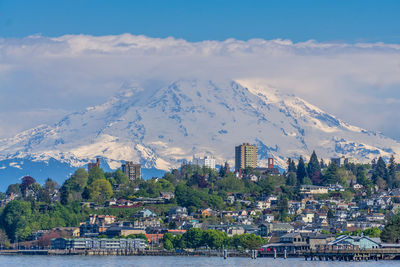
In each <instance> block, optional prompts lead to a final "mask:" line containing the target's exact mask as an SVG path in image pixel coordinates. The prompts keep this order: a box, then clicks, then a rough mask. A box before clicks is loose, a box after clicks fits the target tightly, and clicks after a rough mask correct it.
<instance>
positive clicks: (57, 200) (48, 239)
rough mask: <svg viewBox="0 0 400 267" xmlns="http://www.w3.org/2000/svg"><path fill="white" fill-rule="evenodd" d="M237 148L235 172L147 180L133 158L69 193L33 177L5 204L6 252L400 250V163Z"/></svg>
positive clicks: (189, 167)
mask: <svg viewBox="0 0 400 267" xmlns="http://www.w3.org/2000/svg"><path fill="white" fill-rule="evenodd" d="M267 162H268V165H267V166H266V167H259V166H258V164H257V147H256V146H254V145H251V144H249V143H243V144H241V145H238V146H236V147H235V166H234V169H232V168H231V167H230V166H229V164H228V163H227V162H225V163H224V164H221V165H218V164H217V163H216V160H215V159H214V158H213V157H212V156H211V155H208V156H205V157H196V156H193V160H192V161H191V162H189V163H185V164H183V165H182V166H181V167H180V168H179V169H174V170H172V171H170V172H168V173H166V174H165V175H164V177H162V178H161V177H155V178H153V179H150V180H143V179H141V165H140V164H135V163H133V162H132V161H126V162H124V164H122V166H121V168H120V169H118V170H117V171H115V172H112V173H105V172H104V171H103V170H102V168H101V161H100V159H99V158H97V159H96V161H95V162H94V163H90V164H89V165H88V167H87V170H85V169H82V168H80V169H77V170H76V172H75V173H74V174H73V175H71V177H70V178H69V179H67V180H66V181H65V182H64V183H63V184H62V185H61V186H59V185H58V184H57V183H56V182H55V181H53V180H51V179H48V180H47V181H46V183H45V184H44V185H40V184H37V183H36V181H35V179H34V178H33V177H30V176H25V177H23V178H22V180H21V183H18V184H12V185H10V186H9V187H8V189H7V191H6V192H5V193H2V195H1V197H2V200H1V206H2V208H1V215H0V220H1V231H0V245H1V247H2V248H9V249H11V248H13V249H21V248H24V249H53V250H67V249H69V250H71V249H73V250H98V249H103V250H118V249H131V250H135V251H145V250H150V249H151V250H160V251H172V250H175V251H177V250H188V249H189V250H190V249H191V250H193V249H204V248H207V249H222V248H232V249H235V250H249V249H250V250H259V253H266V254H268V253H277V252H282V253H283V251H285V255H286V253H289V254H290V253H296V251H297V252H299V251H310V250H315V249H319V248H321V247H324V248H329V247H330V248H338V247H342V248H343V247H345V248H349V247H350V248H352V249H355V248H357V249H374V248H400V234H399V233H400V232H399V231H398V230H399V229H400V217H399V210H400V165H398V164H396V162H395V160H394V158H393V157H392V158H390V159H389V161H388V162H385V161H384V159H383V158H381V157H380V158H378V159H376V160H373V161H372V162H371V163H370V164H361V163H357V162H356V161H355V160H353V159H351V158H346V157H340V158H331V159H330V160H329V162H326V163H325V162H324V160H322V159H320V160H319V159H318V158H317V155H316V153H315V152H313V153H312V155H311V156H310V158H309V160H308V161H305V159H304V158H303V157H300V158H299V159H298V160H297V159H296V160H294V159H288V161H287V168H286V169H285V170H282V169H279V168H278V167H277V166H275V164H274V159H273V158H268V161H267Z"/></svg>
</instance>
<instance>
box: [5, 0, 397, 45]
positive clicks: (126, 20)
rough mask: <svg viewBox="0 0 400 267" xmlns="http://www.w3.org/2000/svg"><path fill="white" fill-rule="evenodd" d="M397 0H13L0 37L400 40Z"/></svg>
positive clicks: (8, 7) (196, 39)
mask: <svg viewBox="0 0 400 267" xmlns="http://www.w3.org/2000/svg"><path fill="white" fill-rule="evenodd" d="M399 14H400V1H397V0H385V1H377V0H375V1H371V0H352V1H349V0H335V1H324V0H318V1H312V0H304V1H299V0H293V1H291V0H286V1H285V0H278V1H234V0H229V1H223V0H212V1H209V0H202V1H188V0H182V1H179V0H168V1H166V0H159V1H156V0H146V1H134V0H127V1H123V0H120V1H105V0H80V1H78V0H64V1H59V0H35V1H22V0H8V1H4V0H3V1H0V36H1V37H25V36H28V35H32V34H42V35H44V36H61V35H64V34H81V33H83V34H90V35H115V34H122V33H131V34H134V35H137V34H143V35H147V36H151V37H168V36H173V37H175V38H183V39H185V40H188V41H201V40H225V39H228V38H236V39H240V40H248V39H251V38H262V39H276V38H281V39H291V40H292V41H294V42H299V41H306V40H309V39H314V40H317V41H320V42H326V41H329V42H349V43H354V42H385V43H400V27H399V26H400V16H399Z"/></svg>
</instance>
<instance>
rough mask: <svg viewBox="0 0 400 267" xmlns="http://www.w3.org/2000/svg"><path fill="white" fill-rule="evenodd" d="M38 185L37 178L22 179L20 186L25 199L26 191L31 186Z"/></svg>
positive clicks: (27, 177)
mask: <svg viewBox="0 0 400 267" xmlns="http://www.w3.org/2000/svg"><path fill="white" fill-rule="evenodd" d="M34 183H36V180H35V178H33V177H31V176H24V177H22V182H21V185H20V188H21V193H22V196H23V197H25V194H26V191H27V190H28V188H29V186H31V185H32V184H34Z"/></svg>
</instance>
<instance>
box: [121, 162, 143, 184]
mask: <svg viewBox="0 0 400 267" xmlns="http://www.w3.org/2000/svg"><path fill="white" fill-rule="evenodd" d="M121 168H122V172H123V173H125V174H126V175H127V176H128V178H129V180H131V181H133V180H138V179H141V178H142V176H141V165H140V164H134V163H133V162H132V161H125V164H122V166H121Z"/></svg>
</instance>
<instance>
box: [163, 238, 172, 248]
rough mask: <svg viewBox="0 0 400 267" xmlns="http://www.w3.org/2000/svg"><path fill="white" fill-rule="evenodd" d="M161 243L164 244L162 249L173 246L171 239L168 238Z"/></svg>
mask: <svg viewBox="0 0 400 267" xmlns="http://www.w3.org/2000/svg"><path fill="white" fill-rule="evenodd" d="M163 244H164V249H166V250H172V249H173V248H174V245H173V244H172V241H171V240H169V239H168V240H166V241H164V242H163Z"/></svg>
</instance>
